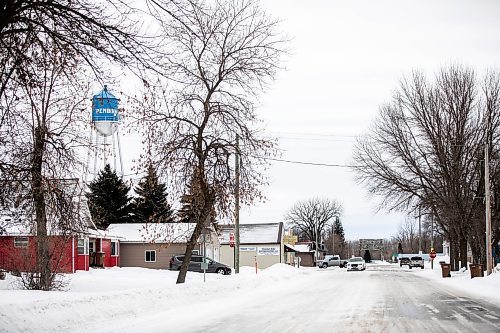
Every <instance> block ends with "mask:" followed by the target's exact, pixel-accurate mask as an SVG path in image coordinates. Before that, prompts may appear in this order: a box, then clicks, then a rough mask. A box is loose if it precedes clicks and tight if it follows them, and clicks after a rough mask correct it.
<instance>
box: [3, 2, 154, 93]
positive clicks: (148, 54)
mask: <svg viewBox="0 0 500 333" xmlns="http://www.w3.org/2000/svg"><path fill="white" fill-rule="evenodd" d="M0 9H1V10H0V96H1V95H3V92H4V90H5V89H6V87H7V85H8V83H9V81H10V80H11V79H12V78H13V77H14V76H16V75H19V72H23V69H24V68H25V66H26V65H29V64H30V63H31V62H32V61H33V60H34V59H33V58H31V55H30V53H26V50H28V49H29V48H30V47H31V45H32V44H33V43H37V41H50V43H51V44H52V46H53V47H57V48H58V49H60V50H61V51H62V52H65V53H66V56H67V57H68V56H73V57H75V56H78V57H79V58H81V59H83V61H84V62H85V63H86V64H89V65H90V66H91V67H92V69H93V70H94V71H95V72H96V73H103V72H104V71H103V70H104V66H101V65H102V63H101V61H102V60H103V59H109V60H111V61H113V62H116V63H119V64H122V65H125V66H130V67H132V66H134V65H135V64H137V63H140V64H141V65H142V66H146V67H148V60H150V59H151V58H152V55H153V54H154V52H152V48H151V43H146V42H145V41H146V40H148V41H151V39H150V38H148V39H146V38H145V37H146V36H144V35H143V32H141V28H142V25H141V24H140V15H139V13H140V12H139V11H137V10H134V9H133V8H132V7H130V6H129V5H127V4H126V3H125V2H124V1H120V0H116V1H115V0H110V1H107V2H106V3H105V4H104V3H102V4H101V3H99V2H96V1H91V0H78V1H72V0H53V1H45V0H31V1H22V0H6V1H3V2H2V4H1V5H0ZM45 51H46V50H43V49H42V50H40V52H42V53H43V52H45ZM27 74H28V73H26V75H27Z"/></svg>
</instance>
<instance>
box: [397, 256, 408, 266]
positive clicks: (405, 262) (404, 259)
mask: <svg viewBox="0 0 500 333" xmlns="http://www.w3.org/2000/svg"><path fill="white" fill-rule="evenodd" d="M403 265H408V266H410V258H408V257H402V258H400V259H399V267H402V266H403Z"/></svg>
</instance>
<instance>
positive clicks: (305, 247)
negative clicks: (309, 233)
mask: <svg viewBox="0 0 500 333" xmlns="http://www.w3.org/2000/svg"><path fill="white" fill-rule="evenodd" d="M287 246H289V247H291V248H292V249H294V250H295V252H314V250H312V249H311V246H310V245H309V244H295V245H293V246H292V245H290V244H287Z"/></svg>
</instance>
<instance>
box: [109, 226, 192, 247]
mask: <svg viewBox="0 0 500 333" xmlns="http://www.w3.org/2000/svg"><path fill="white" fill-rule="evenodd" d="M195 227H196V223H118V224H110V225H109V227H108V228H107V229H106V231H105V233H106V234H107V235H112V236H115V237H119V238H122V240H121V241H122V242H125V243H186V242H187V241H188V240H189V238H190V237H191V235H192V234H193V231H194V228H195Z"/></svg>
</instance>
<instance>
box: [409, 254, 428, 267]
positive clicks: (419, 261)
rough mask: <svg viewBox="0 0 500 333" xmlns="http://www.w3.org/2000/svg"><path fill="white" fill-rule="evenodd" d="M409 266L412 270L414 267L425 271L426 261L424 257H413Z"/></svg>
mask: <svg viewBox="0 0 500 333" xmlns="http://www.w3.org/2000/svg"><path fill="white" fill-rule="evenodd" d="M408 266H409V267H410V269H411V268H412V267H420V268H421V269H424V259H423V258H422V257H411V259H410V263H409V265H408Z"/></svg>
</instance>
